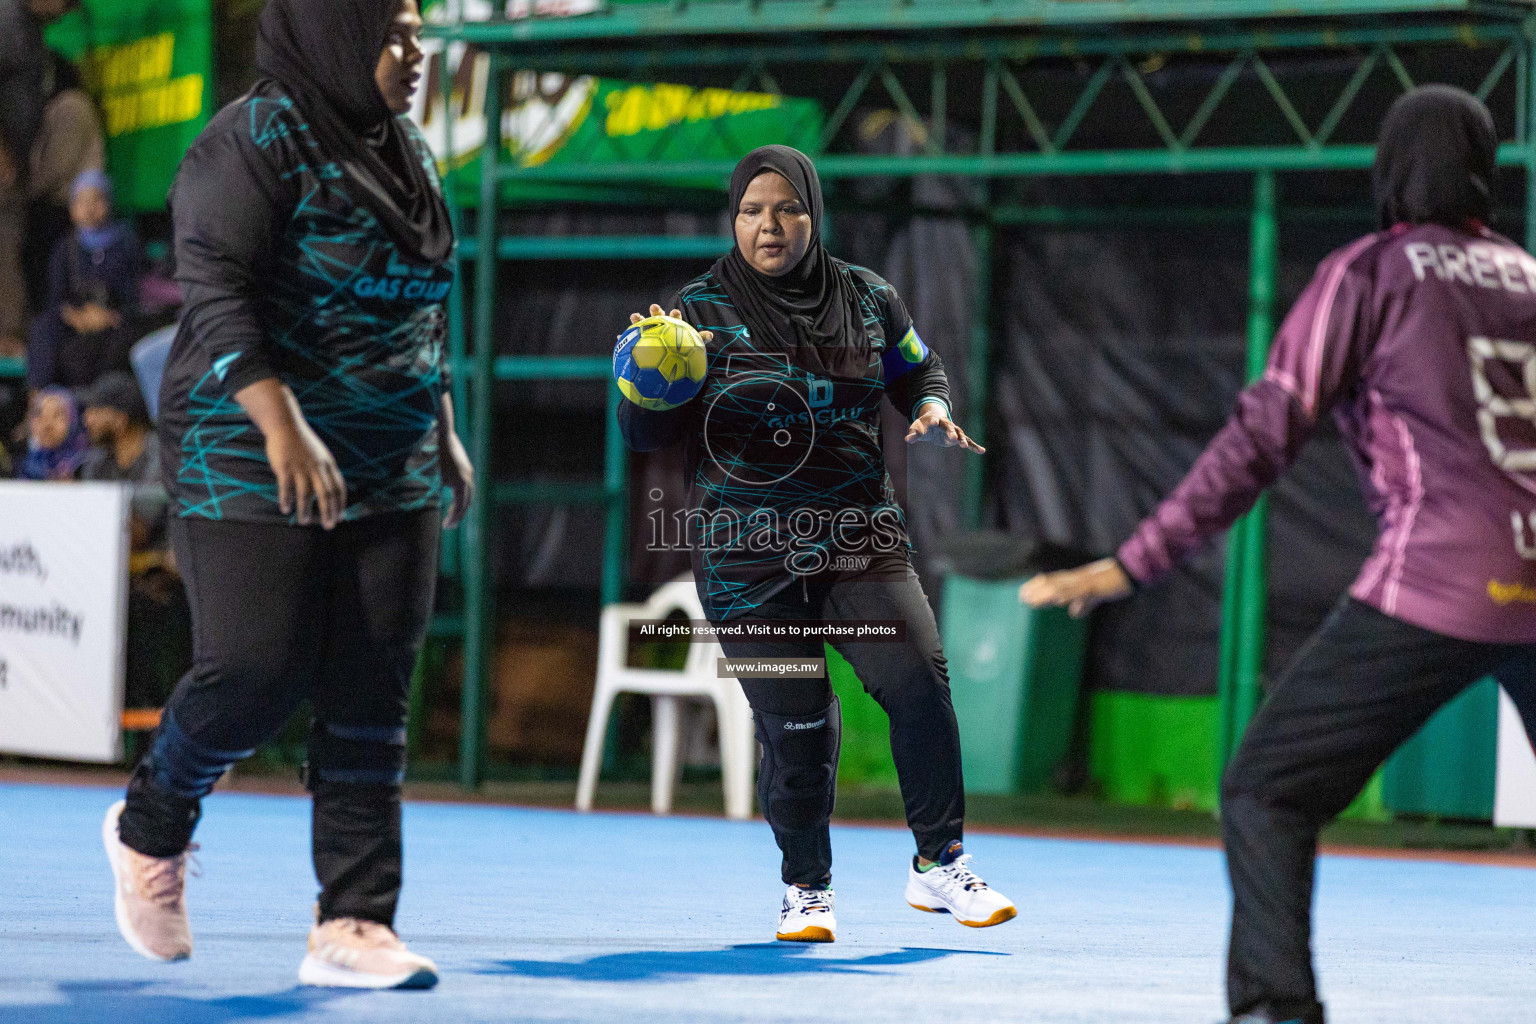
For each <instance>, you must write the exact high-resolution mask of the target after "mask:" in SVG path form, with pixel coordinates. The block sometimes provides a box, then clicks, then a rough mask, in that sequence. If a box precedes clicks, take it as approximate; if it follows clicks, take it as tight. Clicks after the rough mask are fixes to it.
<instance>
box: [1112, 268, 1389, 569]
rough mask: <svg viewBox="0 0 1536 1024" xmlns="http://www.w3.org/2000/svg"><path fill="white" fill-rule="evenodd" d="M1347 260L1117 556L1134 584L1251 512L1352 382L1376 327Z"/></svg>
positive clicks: (1301, 303)
mask: <svg viewBox="0 0 1536 1024" xmlns="http://www.w3.org/2000/svg"><path fill="white" fill-rule="evenodd" d="M1348 256H1349V253H1348V252H1346V253H1344V254H1341V255H1340V256H1336V257H1334V258H1332V259H1328V260H1325V261H1323V263H1322V265H1320V266H1319V267H1318V269H1317V274H1316V276H1314V277H1313V279H1312V283H1311V284H1310V285H1308V286H1307V289H1306V291H1304V292H1303V293H1302V295H1301V297H1300V298H1299V299H1297V300H1296V304H1295V305H1294V306H1293V307H1291V311H1290V313H1289V315H1287V316H1286V318H1285V322H1284V323H1283V324H1282V325H1281V327H1280V331H1279V332H1278V333H1277V334H1276V336H1275V343H1274V347H1273V348H1272V350H1271V353H1270V359H1269V364H1268V367H1267V368H1266V370H1265V372H1264V376H1263V377H1262V378H1261V379H1260V380H1258V381H1255V382H1254V383H1253V384H1251V385H1249V386H1248V387H1247V388H1245V389H1243V391H1242V392H1241V393H1240V394H1239V395H1238V396H1237V407H1236V409H1234V410H1233V412H1232V415H1231V417H1230V418H1229V419H1228V420H1227V422H1226V425H1225V426H1223V427H1222V428H1221V430H1220V431H1218V432H1217V434H1216V436H1215V437H1214V438H1213V439H1212V440H1211V443H1210V444H1208V445H1207V446H1206V448H1205V451H1204V452H1202V453H1201V454H1200V457H1199V458H1198V459H1196V460H1195V464H1194V466H1192V467H1191V468H1190V470H1189V473H1188V474H1187V475H1186V476H1185V477H1184V479H1183V481H1181V482H1180V483H1179V485H1178V486H1177V487H1176V488H1174V490H1173V492H1172V493H1171V494H1170V495H1169V496H1168V498H1167V499H1166V500H1164V501H1163V502H1162V504H1160V505H1158V507H1157V508H1156V509H1155V510H1154V511H1153V512H1152V514H1151V515H1149V516H1147V518H1146V519H1144V520H1142V522H1141V524H1140V525H1139V526H1138V527H1137V528H1136V531H1135V532H1134V533H1133V534H1131V537H1130V539H1129V540H1127V541H1126V542H1125V543H1124V544H1122V545H1121V546H1120V550H1119V552H1118V553H1117V555H1116V557H1117V558H1118V560H1119V562H1120V565H1121V566H1122V567H1124V569H1125V571H1126V573H1127V574H1128V575H1129V576H1130V577H1132V579H1134V580H1135V581H1136V582H1137V583H1153V582H1156V581H1157V580H1159V579H1161V578H1163V577H1164V576H1166V575H1167V574H1168V573H1170V572H1172V571H1173V569H1174V567H1175V566H1177V565H1178V564H1179V562H1181V561H1182V560H1183V559H1184V558H1185V557H1186V556H1188V555H1189V554H1190V553H1192V552H1193V551H1195V550H1196V549H1197V548H1199V547H1201V546H1203V545H1204V544H1206V543H1207V542H1209V541H1210V540H1211V539H1212V538H1213V537H1215V536H1216V535H1217V534H1218V533H1220V532H1221V531H1222V530H1225V529H1226V528H1227V527H1229V526H1231V525H1232V523H1233V522H1235V521H1236V520H1237V517H1238V516H1240V515H1242V514H1243V513H1244V512H1247V511H1248V510H1249V509H1250V508H1252V507H1253V504H1254V502H1256V501H1257V500H1258V498H1259V495H1260V494H1261V493H1263V491H1264V489H1265V488H1267V487H1268V486H1269V485H1270V484H1272V483H1274V482H1275V480H1276V479H1277V478H1279V476H1280V474H1281V473H1283V472H1284V471H1285V469H1286V467H1287V466H1289V465H1290V464H1291V463H1292V462H1294V461H1295V459H1296V456H1297V455H1298V454H1299V453H1300V451H1301V448H1302V445H1304V444H1305V443H1306V441H1307V439H1308V438H1310V437H1311V436H1312V434H1313V433H1314V432H1315V431H1316V429H1317V424H1318V420H1319V419H1320V417H1321V416H1322V415H1323V414H1324V413H1325V412H1327V411H1328V410H1329V408H1331V407H1332V406H1333V405H1334V403H1335V402H1336V401H1338V399H1339V398H1340V397H1341V396H1342V395H1343V394H1345V393H1346V392H1347V391H1348V390H1349V389H1350V388H1351V387H1352V386H1353V385H1354V384H1355V382H1356V380H1357V379H1358V376H1359V372H1360V366H1361V364H1362V362H1363V356H1364V353H1365V351H1366V350H1367V349H1368V344H1369V341H1370V339H1371V338H1372V336H1373V329H1372V327H1371V325H1370V323H1369V311H1368V308H1367V307H1368V303H1367V301H1366V298H1367V289H1368V283H1367V282H1366V281H1365V280H1364V278H1363V275H1357V274H1353V273H1351V272H1350V268H1349V265H1348V263H1347V259H1348Z"/></svg>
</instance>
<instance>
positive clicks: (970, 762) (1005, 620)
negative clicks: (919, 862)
mask: <svg viewBox="0 0 1536 1024" xmlns="http://www.w3.org/2000/svg"><path fill="white" fill-rule="evenodd" d="M1028 578H1029V576H1028V575H1027V574H1025V575H1017V576H1013V577H1010V578H1006V579H986V580H984V579H974V578H971V577H967V576H962V575H957V574H952V575H950V576H949V577H948V578H946V580H945V581H944V605H943V621H942V624H941V626H940V632H941V633H942V634H943V638H944V654H945V656H946V657H947V658H948V659H949V683H950V692H951V695H952V698H953V700H954V705H955V718H956V719H958V720H959V723H960V747H961V751H962V763H963V764H964V767H965V788H966V791H967V792H969V793H1003V794H1006V793H1031V792H1038V791H1039V790H1042V789H1044V788H1046V786H1048V785H1049V784H1050V781H1051V776H1052V774H1053V773H1054V772H1055V770H1056V766H1057V765H1058V764H1060V763H1061V760H1062V758H1063V757H1065V756H1066V753H1067V747H1068V745H1069V744H1070V743H1071V741H1072V729H1073V724H1074V722H1075V721H1076V719H1077V701H1078V690H1079V688H1080V683H1081V681H1082V669H1083V649H1084V643H1085V640H1086V638H1087V623H1086V621H1084V620H1078V619H1073V618H1072V617H1070V616H1069V615H1068V614H1067V613H1066V611H1065V610H1063V609H1060V608H1051V609H1045V610H1041V611H1036V610H1034V609H1031V608H1029V607H1028V606H1026V605H1023V604H1020V603H1019V586H1020V585H1021V584H1022V583H1023V582H1024V581H1025V580H1026V579H1028Z"/></svg>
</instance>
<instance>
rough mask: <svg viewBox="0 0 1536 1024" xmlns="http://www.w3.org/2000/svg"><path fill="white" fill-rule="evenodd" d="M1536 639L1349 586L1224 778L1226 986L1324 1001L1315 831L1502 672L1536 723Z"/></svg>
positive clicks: (1254, 996)
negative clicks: (1317, 944) (1461, 623)
mask: <svg viewBox="0 0 1536 1024" xmlns="http://www.w3.org/2000/svg"><path fill="white" fill-rule="evenodd" d="M1533 668H1536V647H1523V646H1516V645H1508V644H1481V643H1473V642H1471V641H1466V640H1456V639H1453V638H1451V637H1447V636H1443V635H1441V634H1439V633H1434V632H1431V631H1430V630H1427V629H1421V628H1419V627H1418V626H1412V625H1409V624H1408V623H1406V622H1402V621H1401V620H1399V619H1394V618H1391V617H1390V616H1387V615H1384V614H1383V613H1381V612H1379V611H1377V610H1376V609H1375V608H1372V607H1371V606H1369V605H1367V604H1363V603H1361V602H1359V601H1356V600H1354V599H1353V598H1348V597H1346V598H1345V599H1344V600H1343V601H1341V602H1340V603H1339V606H1338V607H1337V608H1335V609H1334V611H1333V613H1332V614H1331V615H1330V616H1329V617H1328V619H1327V621H1326V622H1324V623H1323V625H1322V627H1321V628H1320V629H1319V630H1318V631H1317V633H1316V634H1314V635H1313V637H1312V639H1311V640H1309V641H1308V642H1307V644H1306V646H1305V647H1303V648H1302V649H1301V651H1300V652H1299V653H1298V654H1297V655H1296V658H1295V660H1294V661H1292V662H1291V664H1290V665H1289V666H1288V667H1287V668H1286V670H1285V673H1284V674H1283V675H1282V676H1281V677H1280V679H1279V681H1278V682H1276V684H1275V686H1274V689H1273V691H1272V692H1271V693H1270V696H1269V700H1268V702H1267V703H1265V705H1264V706H1263V707H1262V708H1261V709H1260V710H1259V713H1258V714H1257V715H1256V716H1255V717H1254V719H1253V723H1252V724H1251V725H1250V726H1249V727H1248V732H1247V734H1246V735H1245V736H1244V737H1243V741H1242V744H1241V745H1240V746H1239V747H1238V749H1237V753H1236V755H1235V756H1234V757H1233V760H1232V763H1231V764H1230V765H1229V766H1228V767H1227V771H1226V774H1225V776H1224V777H1223V779H1222V785H1221V822H1222V837H1223V842H1224V843H1225V845H1226V849H1227V870H1228V871H1229V873H1230V875H1231V880H1232V935H1231V946H1230V949H1229V952H1228V958H1227V997H1228V1000H1229V1001H1230V1003H1231V1007H1232V1011H1233V1014H1234V1015H1237V1014H1240V1013H1243V1012H1246V1011H1248V1010H1251V1009H1253V1008H1254V1007H1256V1006H1259V1005H1261V1004H1267V1005H1269V1006H1270V1007H1271V1008H1272V1009H1273V1010H1275V1011H1276V1012H1277V1013H1280V1014H1289V1013H1296V1014H1301V1013H1303V1012H1306V1011H1307V1010H1309V1009H1310V1008H1311V1007H1312V1006H1313V1005H1314V1003H1315V1002H1316V1000H1317V989H1316V982H1315V980H1314V978H1313V974H1312V958H1311V934H1312V878H1313V862H1314V860H1315V859H1316V855H1317V836H1318V832H1319V831H1320V830H1321V829H1322V827H1323V826H1324V825H1325V824H1327V823H1328V822H1329V821H1330V820H1331V819H1333V818H1334V817H1335V816H1336V815H1338V814H1339V813H1340V812H1341V811H1343V810H1344V808H1346V807H1348V806H1349V803H1350V801H1351V800H1353V799H1354V798H1355V795H1356V794H1358V793H1359V792H1360V790H1361V789H1362V788H1364V786H1365V784H1366V783H1367V782H1368V781H1370V778H1371V775H1372V774H1374V773H1375V771H1376V769H1377V768H1379V767H1380V766H1381V764H1382V763H1383V762H1384V761H1385V760H1386V759H1387V757H1388V756H1389V755H1390V754H1391V753H1392V752H1393V751H1394V750H1396V749H1397V747H1398V746H1399V745H1400V744H1402V743H1403V742H1404V741H1405V740H1407V739H1408V738H1409V737H1410V736H1412V735H1413V734H1414V733H1415V732H1416V731H1418V729H1419V727H1420V726H1422V725H1423V724H1424V723H1425V722H1426V721H1428V720H1429V718H1430V716H1432V715H1433V714H1434V713H1435V712H1436V711H1437V710H1439V708H1440V707H1441V706H1442V705H1443V704H1445V703H1446V702H1447V701H1449V700H1450V699H1451V698H1453V697H1455V696H1456V695H1457V694H1459V693H1461V692H1462V690H1464V689H1466V688H1467V687H1468V686H1469V685H1471V684H1472V683H1474V682H1476V681H1477V680H1478V679H1481V678H1482V677H1484V676H1486V675H1488V674H1489V673H1493V674H1495V675H1497V676H1498V678H1499V681H1500V682H1501V683H1503V684H1504V687H1505V689H1507V690H1508V691H1509V694H1510V696H1511V697H1512V698H1513V699H1514V701H1515V703H1516V705H1517V706H1518V707H1519V709H1520V714H1521V717H1522V718H1523V719H1524V720H1525V722H1526V728H1527V730H1529V731H1532V732H1533V734H1536V729H1533V728H1532V727H1533V726H1536V674H1533Z"/></svg>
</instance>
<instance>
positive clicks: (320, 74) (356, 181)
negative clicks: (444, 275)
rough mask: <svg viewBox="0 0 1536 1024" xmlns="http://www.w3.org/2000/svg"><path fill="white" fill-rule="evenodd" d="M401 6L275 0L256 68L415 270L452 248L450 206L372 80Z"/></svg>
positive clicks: (396, 1) (373, 1)
mask: <svg viewBox="0 0 1536 1024" xmlns="http://www.w3.org/2000/svg"><path fill="white" fill-rule="evenodd" d="M400 4H401V0H270V2H269V3H268V4H267V8H266V10H264V11H262V13H261V26H260V31H259V34H258V37H257V40H256V68H257V70H258V71H259V72H260V73H261V74H262V76H263V77H265V78H271V79H276V80H277V82H278V84H279V85H281V86H282V87H283V90H284V91H285V92H286V93H287V94H288V95H289V96H290V97H291V98H292V99H293V101H294V103H295V104H296V105H297V106H298V109H299V113H300V114H302V115H303V116H304V118H305V120H306V121H307V122H308V123H309V130H310V132H311V133H313V134H314V136H315V139H316V141H317V142H318V143H319V144H320V147H321V150H322V151H323V152H324V154H325V155H326V156H327V157H330V158H331V159H334V160H335V161H336V162H337V164H338V165H340V167H341V169H342V173H343V174H344V175H346V179H347V181H348V183H349V184H351V185H352V186H354V187H355V189H356V198H357V199H359V200H360V202H361V204H362V205H363V206H366V207H367V208H368V209H369V210H370V211H372V212H373V215H374V216H375V217H377V218H378V219H379V223H381V224H382V225H383V226H384V230H385V231H386V232H388V233H389V236H390V238H391V239H393V240H394V242H395V244H396V245H398V246H399V247H400V250H401V252H402V253H403V254H404V255H405V256H406V258H407V259H409V260H410V261H411V262H413V263H439V262H441V261H442V260H445V259H447V258H448V253H449V250H450V249H452V247H453V227H452V225H451V224H450V223H449V220H448V206H447V204H446V203H445V202H444V200H443V197H442V194H441V192H440V191H439V190H438V189H437V188H436V187H435V186H434V185H433V182H432V180H431V178H430V177H429V176H428V174H427V171H426V168H424V167H423V166H422V164H421V161H420V160H419V159H418V158H417V156H416V151H415V149H414V148H412V146H411V144H410V141H409V140H408V139H407V138H406V135H405V129H404V127H403V126H402V125H401V123H400V121H399V119H398V118H396V117H395V115H394V114H392V113H391V112H390V110H389V107H387V106H386V105H385V104H384V96H383V94H381V93H380V92H379V87H378V85H377V84H376V83H375V82H374V80H373V73H374V69H375V68H377V67H378V63H379V55H380V54H382V53H383V52H384V43H385V41H386V40H387V39H388V38H389V32H390V29H391V27H392V26H393V24H394V20H395V18H396V17H397V16H398V15H399V13H400Z"/></svg>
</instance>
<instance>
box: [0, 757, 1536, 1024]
mask: <svg viewBox="0 0 1536 1024" xmlns="http://www.w3.org/2000/svg"><path fill="white" fill-rule="evenodd" d="M114 799H116V794H115V793H114V792H113V791H110V790H104V789H90V788H58V787H45V786H26V785H12V786H0V1022H3V1024H64V1022H70V1024H75V1022H89V1024H118V1022H123V1024H182V1022H186V1024H226V1022H236V1021H272V1022H282V1024H289V1022H301V1021H302V1022H309V1021H327V1022H338V1024H340V1022H348V1021H357V1022H360V1024H393V1022H402V1024H405V1022H409V1024H423V1022H438V1021H442V1022H455V1024H459V1022H478V1021H582V1022H597V1024H606V1022H619V1021H637V1022H646V1024H661V1022H672V1021H690V1022H691V1021H698V1022H711V1024H714V1022H728V1021H763V1022H770V1021H773V1022H778V1021H790V1020H806V1021H815V1022H817V1024H822V1022H828V1021H850V1022H853V1021H857V1022H860V1024H878V1022H886V1021H890V1022H898V1021H899V1022H903V1024H906V1022H912V1021H917V1022H927V1021H931V1022H934V1024H939V1022H943V1024H958V1022H969V1021H986V1022H993V1021H1020V1022H1041V1024H1045V1022H1050V1024H1058V1022H1059V1024H1067V1022H1072V1024H1089V1022H1093V1024H1103V1022H1111V1021H1135V1022H1147V1024H1163V1022H1167V1024H1175V1022H1178V1024H1210V1022H1213V1021H1216V1020H1218V1019H1220V1018H1222V1016H1223V1015H1222V1012H1221V1011H1222V1003H1221V971H1222V948H1223V944H1224V942H1225V935H1226V913H1227V898H1228V897H1227V889H1226V882H1225V878H1224V876H1223V869H1222V864H1221V859H1220V855H1219V854H1218V853H1217V852H1216V851H1213V850H1207V849H1192V848H1184V847H1177V846H1152V845H1137V844H1127V843H1109V842H1085V841H1068V840H1051V839H1030V838H1018V837H1004V836H988V835H978V836H974V837H972V838H971V840H970V842H969V843H968V848H969V849H970V851H971V852H972V853H974V854H975V855H976V867H977V868H978V869H979V870H980V872H981V873H982V874H983V876H984V877H986V878H987V880H988V881H989V882H991V883H992V884H993V885H995V886H996V887H997V888H998V889H1000V890H1002V891H1003V892H1005V893H1007V894H1008V895H1009V896H1010V897H1012V898H1013V900H1014V901H1015V902H1016V903H1017V904H1018V905H1019V908H1020V914H1019V918H1018V919H1017V920H1015V921H1013V922H1010V923H1008V924H1005V925H1002V926H1000V927H997V928H990V929H985V930H973V929H969V928H962V927H960V926H958V925H956V924H955V923H954V922H953V921H951V920H950V919H948V918H947V917H943V916H939V915H930V914H921V913H918V912H917V911H914V910H912V909H910V908H908V907H907V906H906V905H905V903H903V902H902V898H901V893H902V886H903V884H904V880H905V871H906V864H907V858H908V856H909V855H910V852H911V849H910V845H909V844H910V838H909V837H908V836H907V835H906V834H905V833H904V832H902V831H900V830H896V829H877V828H839V829H836V830H835V832H834V842H835V846H836V851H837V858H838V859H837V869H836V870H837V874H836V883H837V893H838V907H837V916H838V921H839V924H840V929H839V938H838V941H837V942H836V943H835V944H831V945H821V946H800V945H789V944H785V943H776V942H774V941H772V933H773V926H774V924H775V920H776V919H775V912H776V910H777V907H778V900H779V895H780V892H781V886H780V885H779V884H778V872H777V866H778V858H777V850H776V849H775V847H774V845H773V839H772V837H771V836H770V834H769V832H768V830H767V828H766V826H764V825H762V824H760V823H752V824H745V823H732V822H726V821H723V820H713V819H688V818H672V819H658V818H651V817H646V816H636V815H607V814H592V815H577V814H574V813H567V812H563V811H545V810H527V809H520V808H503V807H489V806H469V805H456V804H410V805H407V809H406V818H405V824H406V851H407V856H406V887H405V895H404V899H403V901H402V904H401V907H400V916H399V920H398V926H399V928H400V931H401V933H402V935H403V936H404V937H405V938H406V939H407V940H408V941H409V942H411V943H412V945H413V946H414V947H415V948H416V949H418V950H420V951H421V952H423V953H426V954H427V955H429V956H432V957H433V958H435V959H436V960H437V963H438V965H439V967H440V968H441V969H442V971H443V977H442V983H441V984H440V985H439V986H438V988H437V989H436V990H434V991H431V992H368V993H338V992H321V991H316V990H310V989H303V988H300V987H298V986H297V984H296V982H295V973H294V972H295V971H296V969H297V967H298V962H299V959H300V958H301V957H302V955H303V951H304V939H305V933H306V929H307V927H308V920H309V918H308V915H309V913H310V907H311V904H312V902H313V899H314V892H315V887H314V882H313V879H312V877H311V875H310V867H309V857H308V834H309V810H308V804H307V803H306V802H305V801H303V800H300V799H295V798H292V797H276V796H271V797H268V796H250V795H237V794H229V795H216V796H214V797H212V798H210V799H209V800H208V801H207V805H206V811H205V814H204V818H203V824H202V827H201V828H200V830H199V833H198V841H199V842H200V843H201V844H202V847H203V849H202V853H201V854H200V859H201V861H202V865H203V875H202V877H200V878H194V879H192V880H191V882H190V889H189V896H188V902H189V904H190V907H191V912H192V918H193V922H192V923H193V929H194V932H195V934H196V940H197V953H196V955H195V956H194V958H193V959H192V960H190V961H188V962H185V963H180V964H156V963H151V962H149V961H146V960H143V959H140V958H139V957H138V956H137V955H136V954H134V953H133V952H131V951H130V950H129V949H128V947H127V945H126V944H124V943H123V942H122V941H121V940H120V939H119V938H118V936H117V933H116V930H115V928H114V925H113V919H112V900H111V882H110V872H109V870H108V868H107V864H106V859H105V855H104V854H103V853H102V851H101V848H100V845H99V839H98V835H99V831H98V830H99V826H100V819H101V815H102V812H103V811H104V810H105V808H106V807H107V805H108V804H109V803H110V802H111V801H112V800H114ZM1319 877H1320V886H1319V897H1318V934H1317V946H1318V950H1319V955H1320V960H1321V978H1322V984H1323V988H1324V998H1325V999H1326V1000H1327V1002H1328V1004H1329V1008H1330V1020H1331V1021H1332V1022H1333V1024H1368V1022H1379V1024H1415V1022H1423V1024H1460V1022H1466V1024H1502V1022H1516V1021H1521V1022H1530V1021H1532V1020H1536V872H1533V871H1530V870H1526V869H1522V868H1511V867H1495V866H1469V865H1461V864H1441V863H1426V862H1409V861H1392V860H1375V859H1361V858H1351V857H1328V858H1324V860H1323V863H1322V866H1321V869H1320V876H1319Z"/></svg>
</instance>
